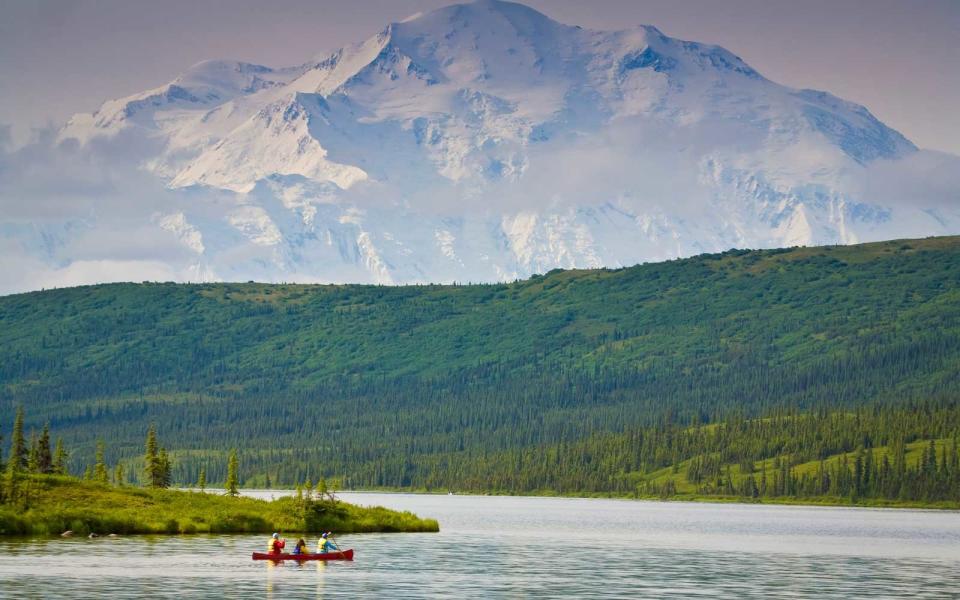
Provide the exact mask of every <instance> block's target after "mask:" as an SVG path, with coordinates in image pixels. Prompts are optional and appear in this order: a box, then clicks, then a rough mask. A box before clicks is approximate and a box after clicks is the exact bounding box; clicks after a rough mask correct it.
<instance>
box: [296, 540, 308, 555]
mask: <svg viewBox="0 0 960 600" xmlns="http://www.w3.org/2000/svg"><path fill="white" fill-rule="evenodd" d="M293 554H309V552H307V542H305V541H304V540H303V538H300V539H299V540H297V545H296V546H294V547H293Z"/></svg>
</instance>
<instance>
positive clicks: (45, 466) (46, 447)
mask: <svg viewBox="0 0 960 600" xmlns="http://www.w3.org/2000/svg"><path fill="white" fill-rule="evenodd" d="M36 463H37V472H38V473H53V454H52V453H51V452H50V423H47V424H45V425H44V426H43V432H41V433H40V438H39V439H38V440H37V457H36Z"/></svg>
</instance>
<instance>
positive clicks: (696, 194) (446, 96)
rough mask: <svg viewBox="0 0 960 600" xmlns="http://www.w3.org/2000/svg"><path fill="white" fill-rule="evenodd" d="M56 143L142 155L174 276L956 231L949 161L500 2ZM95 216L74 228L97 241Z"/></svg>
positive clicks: (440, 267) (508, 273)
mask: <svg viewBox="0 0 960 600" xmlns="http://www.w3.org/2000/svg"><path fill="white" fill-rule="evenodd" d="M57 142H58V143H59V144H61V145H62V146H67V147H70V148H72V149H73V151H74V152H75V153H77V154H80V155H83V154H84V153H85V152H95V151H96V152H104V149H105V148H110V147H111V145H112V144H113V145H120V146H122V147H124V148H125V147H129V146H133V147H136V148H137V152H138V153H140V154H138V155H137V159H136V160H137V165H138V168H139V169H141V170H142V171H145V172H147V173H149V174H150V176H151V177H152V178H154V179H155V180H157V181H160V182H162V184H163V186H164V187H165V189H166V190H167V192H166V193H165V194H166V195H160V197H159V198H151V200H150V202H151V203H152V205H151V212H150V218H149V220H148V222H146V223H143V227H146V228H150V229H152V230H154V231H155V232H159V233H157V235H160V236H166V238H167V239H168V240H170V241H171V242H172V243H174V244H176V245H178V247H179V248H181V250H182V253H181V254H177V255H176V256H175V257H174V258H164V259H161V260H166V261H168V262H169V264H170V265H173V266H172V267H171V270H170V272H171V273H172V277H175V278H180V279H192V280H197V279H202V278H209V279H226V280H236V279H248V278H250V279H259V280H268V281H269V280H272V281H280V280H284V281H333V282H381V283H409V282H427V281H434V282H440V281H454V280H456V281H492V280H510V279H514V278H517V277H524V276H527V275H529V274H532V273H536V272H543V271H546V270H549V269H552V268H555V267H565V268H569V267H599V266H610V267H616V266H621V265H630V264H634V263H637V262H642V261H649V260H659V259H665V258H672V257H677V256H683V255H690V254H694V253H698V252H704V251H717V250H724V249H728V248H731V247H741V248H742V247H773V246H791V245H812V244H829V243H853V242H859V241H868V240H874V239H884V238H892V237H901V236H902V237H907V236H924V235H935V234H944V233H957V232H960V190H958V189H954V188H950V187H949V186H948V187H947V189H946V190H940V191H941V192H943V193H940V194H939V195H938V196H937V197H936V198H931V197H928V196H929V195H930V194H929V193H928V192H926V191H924V190H925V189H926V187H924V186H923V185H920V184H919V182H922V181H923V180H925V178H927V176H928V175H929V173H930V171H931V170H934V171H936V169H941V170H943V169H952V168H953V166H954V165H956V164H957V162H956V159H955V157H950V156H944V155H939V156H935V157H931V156H929V155H928V153H925V152H923V151H919V150H918V149H917V148H916V147H915V146H914V145H913V144H911V143H910V142H909V141H908V140H907V139H905V138H904V137H903V136H902V135H900V134H899V133H897V132H896V131H894V130H892V129H890V128H889V127H887V126H885V125H884V124H883V123H881V122H880V121H878V120H877V119H876V118H875V117H874V116H873V115H871V114H870V112H869V111H868V110H867V109H866V108H864V107H862V106H859V105H857V104H854V103H851V102H847V101H844V100H842V99H840V98H836V97H834V96H831V95H830V94H828V93H825V92H818V91H813V90H797V89H792V88H789V87H785V86H782V85H779V84H777V83H775V82H772V81H770V80H768V79H766V78H764V77H763V75H761V74H760V73H758V72H757V71H755V70H754V69H753V68H751V67H750V66H749V65H748V64H747V63H745V62H744V61H743V60H742V59H740V58H739V57H737V56H735V55H733V54H732V53H730V52H728V51H727V50H725V49H723V48H720V47H717V46H711V45H706V44H700V43H696V42H689V41H683V40H679V39H674V38H671V37H668V36H666V35H664V34H663V33H661V32H660V31H659V30H657V29H656V28H655V27H651V26H638V27H634V28H630V29H626V30H623V31H613V32H609V31H590V30H586V29H582V28H580V27H575V26H570V25H565V24H561V23H558V22H556V21H553V20H551V19H550V18H548V17H546V16H545V15H543V14H541V13H539V12H537V11H534V10H532V9H530V8H528V7H526V6H523V5H520V4H514V3H509V2H501V1H499V0H479V1H476V2H473V3H470V4H460V5H454V6H449V7H446V8H443V9H440V10H436V11H434V12H431V13H428V14H425V15H420V16H416V17H413V18H410V19H408V20H405V21H403V22H400V23H392V24H390V25H389V26H387V27H386V28H384V29H383V30H382V31H380V32H379V33H377V34H376V35H374V36H372V37H371V38H369V39H367V40H365V41H363V42H361V43H358V44H356V45H353V46H349V47H345V48H342V49H340V50H337V51H336V52H334V53H332V54H331V55H329V56H327V57H325V58H323V59H321V60H314V61H310V62H308V63H306V64H303V65H300V66H297V67H292V68H284V69H271V68H267V67H263V66H258V65H251V64H244V63H237V62H225V61H209V62H204V63H200V64H198V65H196V66H194V67H192V68H191V69H189V70H188V71H187V72H186V73H184V74H183V75H182V76H181V77H178V78H177V79H176V80H175V81H173V82H171V83H169V84H167V85H164V86H162V87H159V88H156V89H153V90H149V91H146V92H143V93H140V94H136V95H133V96H130V97H127V98H122V99H119V100H111V101H109V102H106V103H104V104H103V106H101V107H100V108H99V109H98V110H97V111H96V112H94V113H93V114H82V115H77V116H75V117H74V118H73V119H71V120H70V122H69V123H67V124H66V126H64V127H63V129H62V130H61V131H60V132H59V135H58V137H57ZM134 142H135V143H134ZM944 165H946V166H944ZM911 178H913V180H916V182H918V185H913V184H912V183H911V182H912V181H913V180H912V179H911ZM141 201H144V200H142V199H139V198H137V197H136V195H134V196H133V197H130V198H129V202H130V203H133V204H135V203H137V202H141ZM93 212H94V213H95V214H93V215H88V216H86V217H85V218H84V220H83V225H82V226H81V227H79V230H82V231H90V230H93V231H96V230H97V228H98V227H101V225H100V221H102V220H103V219H104V218H105V215H104V214H103V211H97V210H96V209H94V211H93ZM13 230H15V231H14V232H13V233H9V231H11V230H10V228H8V236H13V235H15V236H21V237H23V239H24V240H34V241H33V242H28V241H24V242H23V245H24V247H31V248H37V247H42V248H46V251H45V252H46V254H43V252H40V253H39V254H38V253H34V254H35V255H37V256H45V257H46V258H43V260H47V261H54V260H59V261H60V262H61V263H63V261H64V259H63V257H62V256H61V255H57V253H56V251H54V250H50V247H51V243H50V242H49V241H47V242H46V243H44V244H40V243H39V242H37V241H36V240H37V239H40V238H42V239H44V240H47V239H48V238H54V239H58V238H60V237H66V238H69V236H71V235H75V233H72V231H76V230H78V228H76V227H75V228H73V229H71V228H70V227H61V228H60V229H57V230H56V231H53V232H51V231H50V230H44V231H42V232H38V231H37V230H35V229H31V230H29V231H25V230H23V228H19V229H18V228H16V227H14V228H13ZM0 234H2V231H0ZM38 236H39V237H38ZM57 243H66V242H55V243H53V246H56V244H57ZM121 254H122V253H121ZM58 256H59V258H58ZM111 258H112V259H116V260H123V259H125V257H124V256H113V257H111Z"/></svg>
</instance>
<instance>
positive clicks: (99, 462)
mask: <svg viewBox="0 0 960 600" xmlns="http://www.w3.org/2000/svg"><path fill="white" fill-rule="evenodd" d="M104 453H105V448H104V444H103V440H97V454H96V458H95V459H94V466H93V478H94V480H95V481H97V482H99V483H109V482H110V478H109V476H108V475H107V463H106V461H105V459H104Z"/></svg>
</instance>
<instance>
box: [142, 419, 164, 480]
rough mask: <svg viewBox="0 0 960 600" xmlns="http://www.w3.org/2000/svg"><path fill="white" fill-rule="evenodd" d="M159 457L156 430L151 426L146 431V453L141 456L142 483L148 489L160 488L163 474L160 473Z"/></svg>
mask: <svg viewBox="0 0 960 600" xmlns="http://www.w3.org/2000/svg"><path fill="white" fill-rule="evenodd" d="M159 459H160V456H159V453H158V449H157V428H156V427H155V426H153V425H151V426H150V429H148V430H147V443H146V452H145V453H144V455H143V474H144V478H143V479H144V483H145V484H146V485H147V486H149V487H162V485H161V484H162V483H163V473H161V471H160V460H159Z"/></svg>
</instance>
